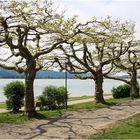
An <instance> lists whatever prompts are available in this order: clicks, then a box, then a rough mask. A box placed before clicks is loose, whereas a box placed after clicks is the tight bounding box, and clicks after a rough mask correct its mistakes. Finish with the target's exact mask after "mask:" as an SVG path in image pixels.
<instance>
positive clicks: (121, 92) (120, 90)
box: [112, 84, 130, 98]
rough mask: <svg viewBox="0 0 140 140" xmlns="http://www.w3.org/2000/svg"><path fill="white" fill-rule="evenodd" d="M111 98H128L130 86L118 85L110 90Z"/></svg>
mask: <svg viewBox="0 0 140 140" xmlns="http://www.w3.org/2000/svg"><path fill="white" fill-rule="evenodd" d="M112 95H113V98H125V97H130V86H129V85H127V84H124V85H120V86H118V87H116V88H113V89H112Z"/></svg>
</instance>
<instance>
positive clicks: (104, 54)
mask: <svg viewBox="0 0 140 140" xmlns="http://www.w3.org/2000/svg"><path fill="white" fill-rule="evenodd" d="M76 30H78V34H77V35H76V36H74V38H73V39H72V40H70V41H69V42H67V44H64V43H63V44H62V46H61V47H60V50H61V51H62V54H64V55H63V56H62V54H61V55H60V56H58V57H55V61H56V62H57V63H58V64H59V65H60V67H61V69H66V70H67V71H69V72H70V73H73V74H75V75H76V76H77V77H79V78H80V79H93V80H94V81H95V100H96V102H97V103H105V100H104V98H103V77H104V76H105V75H107V74H108V73H110V71H111V70H112V69H113V65H112V61H114V60H117V59H118V58H120V56H121V55H124V54H125V53H126V52H127V51H128V49H129V47H130V42H131V40H132V37H133V33H134V25H133V23H132V22H127V21H126V22H123V23H122V22H120V21H113V20H111V18H110V17H107V18H106V19H102V20H101V21H98V20H97V19H94V20H93V21H89V22H87V23H85V24H78V25H77V26H76ZM127 42H128V43H127ZM64 59H65V61H67V62H66V63H67V67H65V64H64V63H65V62H64Z"/></svg>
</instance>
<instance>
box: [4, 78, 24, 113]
mask: <svg viewBox="0 0 140 140" xmlns="http://www.w3.org/2000/svg"><path fill="white" fill-rule="evenodd" d="M4 95H5V96H6V98H7V100H6V105H7V109H9V110H12V111H13V112H18V111H19V109H20V108H21V107H22V106H23V98H24V84H23V82H20V81H13V82H10V83H8V84H7V85H6V86H5V87H4Z"/></svg>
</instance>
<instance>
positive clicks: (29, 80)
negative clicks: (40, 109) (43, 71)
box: [24, 61, 36, 116]
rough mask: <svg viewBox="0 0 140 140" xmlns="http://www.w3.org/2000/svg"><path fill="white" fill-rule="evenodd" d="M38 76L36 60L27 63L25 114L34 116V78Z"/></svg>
mask: <svg viewBox="0 0 140 140" xmlns="http://www.w3.org/2000/svg"><path fill="white" fill-rule="evenodd" d="M35 76H36V69H35V62H34V61H33V62H32V61H31V62H30V65H29V64H28V65H27V69H26V71H25V102H24V114H25V115H27V116H33V115H34V114H35V113H36V111H35V106H34V79H35Z"/></svg>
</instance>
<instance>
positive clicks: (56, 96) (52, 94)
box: [36, 86, 67, 110]
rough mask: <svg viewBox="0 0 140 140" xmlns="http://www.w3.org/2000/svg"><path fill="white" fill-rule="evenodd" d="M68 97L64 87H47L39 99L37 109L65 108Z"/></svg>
mask: <svg viewBox="0 0 140 140" xmlns="http://www.w3.org/2000/svg"><path fill="white" fill-rule="evenodd" d="M66 96H67V94H66V91H65V88H64V87H55V86H47V87H45V88H44V90H43V93H42V95H40V96H38V97H37V102H36V107H39V108H40V109H41V110H42V109H58V108H64V107H65V101H66Z"/></svg>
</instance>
